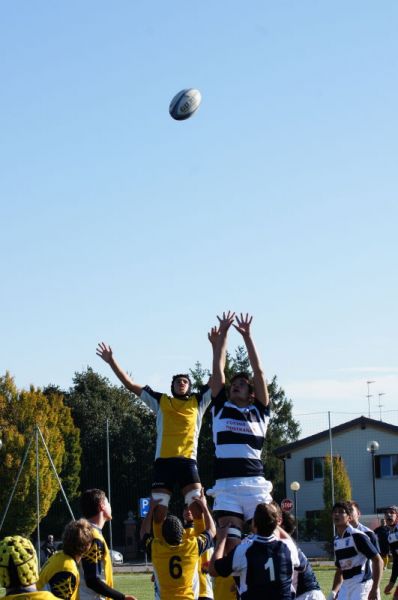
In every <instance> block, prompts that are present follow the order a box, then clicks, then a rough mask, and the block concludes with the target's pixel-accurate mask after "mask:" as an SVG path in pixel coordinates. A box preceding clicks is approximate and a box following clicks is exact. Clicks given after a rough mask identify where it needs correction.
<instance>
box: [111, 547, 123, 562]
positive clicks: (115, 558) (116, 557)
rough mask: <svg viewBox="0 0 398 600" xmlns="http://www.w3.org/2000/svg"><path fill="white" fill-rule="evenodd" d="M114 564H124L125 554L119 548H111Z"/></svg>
mask: <svg viewBox="0 0 398 600" xmlns="http://www.w3.org/2000/svg"><path fill="white" fill-rule="evenodd" d="M110 553H111V559H112V564H113V565H122V564H123V554H122V553H121V552H118V551H117V550H110Z"/></svg>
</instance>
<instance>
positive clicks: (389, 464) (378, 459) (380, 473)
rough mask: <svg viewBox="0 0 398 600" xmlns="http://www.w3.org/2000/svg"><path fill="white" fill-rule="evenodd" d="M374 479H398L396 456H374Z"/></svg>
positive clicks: (397, 457)
mask: <svg viewBox="0 0 398 600" xmlns="http://www.w3.org/2000/svg"><path fill="white" fill-rule="evenodd" d="M375 467H376V469H375V470H376V477H378V478H380V479H387V478H388V477H398V454H379V455H376V456H375Z"/></svg>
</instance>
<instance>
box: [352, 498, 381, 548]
mask: <svg viewBox="0 0 398 600" xmlns="http://www.w3.org/2000/svg"><path fill="white" fill-rule="evenodd" d="M348 506H349V507H350V508H351V514H350V523H351V525H352V526H353V527H355V529H359V531H363V533H366V535H367V536H368V538H369V539H370V541H371V542H372V544H373V546H375V548H377V551H378V552H379V554H380V546H379V540H378V538H377V535H376V534H375V532H374V531H373V530H372V529H369V527H366V525H363V523H360V521H359V519H360V516H361V509H360V508H359V504H358V502H355V500H350V501H349V502H348Z"/></svg>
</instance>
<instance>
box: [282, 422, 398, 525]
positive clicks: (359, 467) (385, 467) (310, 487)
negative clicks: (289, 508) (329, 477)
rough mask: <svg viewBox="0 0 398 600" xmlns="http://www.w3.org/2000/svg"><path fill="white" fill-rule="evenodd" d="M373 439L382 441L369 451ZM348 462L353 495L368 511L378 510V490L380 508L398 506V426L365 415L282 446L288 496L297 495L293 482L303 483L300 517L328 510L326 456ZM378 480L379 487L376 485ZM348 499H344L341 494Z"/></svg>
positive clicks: (347, 467)
mask: <svg viewBox="0 0 398 600" xmlns="http://www.w3.org/2000/svg"><path fill="white" fill-rule="evenodd" d="M370 441H377V442H378V443H379V448H378V450H377V451H375V453H374V479H373V465H372V463H373V460H372V454H371V453H370V452H368V451H367V445H368V443H369V442H370ZM331 448H332V452H333V456H339V457H341V458H342V459H343V460H344V463H345V466H346V469H347V472H348V475H349V477H350V480H351V487H352V499H354V500H356V501H357V502H358V503H359V505H360V507H361V511H362V513H363V514H371V513H373V506H374V492H375V500H376V507H377V508H378V509H379V510H380V511H382V509H383V508H384V507H386V506H389V505H391V504H398V427H397V426H396V425H390V424H389V423H384V422H382V421H376V420H374V419H368V418H366V417H359V418H357V419H353V420H352V421H348V422H347V423H343V424H342V425H338V426H336V427H332V428H331V430H330V432H329V429H327V430H325V431H321V432H320V433H317V434H315V435H311V436H309V437H306V438H304V439H301V440H299V441H297V442H293V443H291V444H287V445H286V446H281V447H279V448H278V449H277V450H276V451H275V455H276V456H277V457H278V458H280V459H281V460H283V461H284V472H285V494H286V496H285V497H290V498H291V497H292V494H293V492H291V491H290V484H291V483H292V482H293V481H298V482H299V483H300V490H299V491H298V492H297V516H298V517H299V518H305V517H307V518H311V517H316V516H318V515H319V512H320V511H321V510H322V509H323V507H324V505H323V462H324V457H325V456H326V455H330V454H331ZM373 481H374V488H373ZM336 500H342V498H336Z"/></svg>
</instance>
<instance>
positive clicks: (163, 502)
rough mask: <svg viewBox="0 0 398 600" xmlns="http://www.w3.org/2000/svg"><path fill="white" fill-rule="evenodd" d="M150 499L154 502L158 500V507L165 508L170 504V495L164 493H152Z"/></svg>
mask: <svg viewBox="0 0 398 600" xmlns="http://www.w3.org/2000/svg"><path fill="white" fill-rule="evenodd" d="M152 498H153V499H154V500H160V502H159V505H160V506H165V507H166V508H167V507H168V505H169V502H170V494H165V493H164V492H152Z"/></svg>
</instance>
